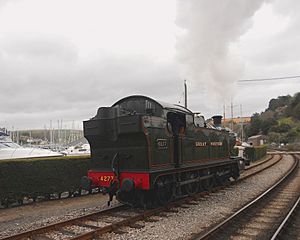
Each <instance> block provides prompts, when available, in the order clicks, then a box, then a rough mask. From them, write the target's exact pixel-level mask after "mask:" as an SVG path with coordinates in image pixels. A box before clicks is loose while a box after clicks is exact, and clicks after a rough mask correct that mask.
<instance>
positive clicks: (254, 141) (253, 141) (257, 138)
mask: <svg viewBox="0 0 300 240" xmlns="http://www.w3.org/2000/svg"><path fill="white" fill-rule="evenodd" d="M266 139H267V137H266V136H265V135H254V136H251V137H249V138H248V143H249V144H250V145H252V146H260V145H263V144H265V143H266Z"/></svg>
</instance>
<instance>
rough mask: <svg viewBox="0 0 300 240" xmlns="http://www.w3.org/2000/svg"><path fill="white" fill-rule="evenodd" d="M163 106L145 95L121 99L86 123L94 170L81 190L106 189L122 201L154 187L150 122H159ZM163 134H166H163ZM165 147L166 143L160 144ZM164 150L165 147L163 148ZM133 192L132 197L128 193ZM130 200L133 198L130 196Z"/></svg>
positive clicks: (85, 179)
mask: <svg viewBox="0 0 300 240" xmlns="http://www.w3.org/2000/svg"><path fill="white" fill-rule="evenodd" d="M161 114H162V107H161V106H159V104H157V103H155V102H154V101H153V100H151V99H149V98H146V97H143V96H132V97H128V98H125V99H122V100H120V101H118V102H117V103H115V104H114V105H113V106H112V107H101V108H99V109H98V112H97V114H96V116H95V117H93V118H92V119H90V120H88V121H85V122H84V136H85V138H86V139H87V140H88V142H89V144H90V146H91V170H89V171H88V176H87V177H83V178H82V181H81V182H82V184H81V185H82V188H84V189H90V188H93V187H100V188H103V190H104V191H105V192H107V193H108V194H109V195H110V200H111V199H112V197H113V196H114V195H116V196H117V198H118V200H119V201H122V202H127V203H128V202H129V201H130V199H127V198H128V197H127V196H126V195H131V194H132V192H133V191H136V190H149V189H150V188H151V186H150V185H151V183H150V176H149V159H150V157H151V156H149V155H151V151H150V150H149V145H150V143H149V141H150V139H149V132H148V131H147V128H146V127H145V126H146V125H147V124H150V122H149V119H150V118H152V119H155V118H156V120H157V121H156V123H154V124H156V125H163V123H162V122H161V121H160V120H159V119H160V117H161ZM160 135H163V133H160ZM161 144H164V143H161ZM162 147H163V146H162ZM127 193H130V194H127ZM130 198H131V196H130Z"/></svg>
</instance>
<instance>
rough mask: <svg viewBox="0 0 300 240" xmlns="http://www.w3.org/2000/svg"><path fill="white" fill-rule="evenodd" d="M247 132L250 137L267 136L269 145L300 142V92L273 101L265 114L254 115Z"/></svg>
mask: <svg viewBox="0 0 300 240" xmlns="http://www.w3.org/2000/svg"><path fill="white" fill-rule="evenodd" d="M245 130H246V135H247V136H248V137H249V136H253V135H258V134H263V135H266V136H267V137H268V142H269V143H277V144H282V143H283V144H287V143H295V142H300V92H298V93H296V94H295V95H294V96H290V95H287V96H279V97H278V98H274V99H271V100H270V102H269V106H268V108H267V109H266V110H265V111H264V112H262V113H260V114H259V113H255V114H253V116H252V117H251V122H250V124H249V125H248V126H247V127H246V129H245Z"/></svg>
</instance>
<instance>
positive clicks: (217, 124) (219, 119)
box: [212, 115, 222, 127]
mask: <svg viewBox="0 0 300 240" xmlns="http://www.w3.org/2000/svg"><path fill="white" fill-rule="evenodd" d="M212 119H213V121H214V125H215V127H222V125H221V124H222V116H221V115H215V116H213V117H212Z"/></svg>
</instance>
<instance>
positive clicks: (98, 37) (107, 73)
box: [0, 0, 300, 129]
mask: <svg viewBox="0 0 300 240" xmlns="http://www.w3.org/2000/svg"><path fill="white" fill-rule="evenodd" d="M299 9H300V1H296V0H284V1H282V0H281V1H279V0H277V1H275V0H274V1H262V0H251V1H250V0H222V1H211V0H194V1H190V0H182V1H175V0H164V1H161V0H148V1H146V0H127V1H121V0H120V1H114V0H110V1H100V0H0V91H1V94H0V127H7V128H8V129H12V126H14V129H28V128H44V126H46V127H49V124H50V120H52V124H53V126H56V125H57V120H61V119H62V120H63V127H65V126H67V127H71V126H72V122H73V120H74V126H75V127H76V128H77V127H81V125H82V121H83V120H87V119H89V118H90V117H93V116H94V115H95V113H96V111H97V108H98V107H100V106H110V105H112V104H113V103H114V102H116V101H117V100H118V99H120V98H123V97H125V96H128V95H132V94H142V95H147V96H150V97H152V98H154V99H157V100H161V101H164V102H169V103H179V102H180V103H181V104H183V80H184V79H187V83H188V89H189V96H188V100H189V102H188V107H189V108H190V109H191V110H193V111H196V112H202V114H203V115H204V116H205V117H206V118H208V117H211V116H212V115H213V114H223V105H226V115H227V116H228V115H229V113H230V111H229V105H230V101H231V99H232V101H233V104H234V115H235V116H240V105H242V106H243V115H244V116H246V115H247V116H250V115H252V114H253V113H254V112H261V111H263V110H264V109H266V108H267V106H268V101H269V100H270V99H271V98H274V97H277V96H279V95H286V94H291V95H293V94H294V93H295V92H298V91H300V78H298V79H285V80H279V81H265V82H252V83H241V82H240V83H238V82H237V81H238V80H240V79H255V78H270V77H285V76H295V75H300V70H299V69H300V46H299V44H300V39H299V38H300V15H299V11H298V10H299Z"/></svg>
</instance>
